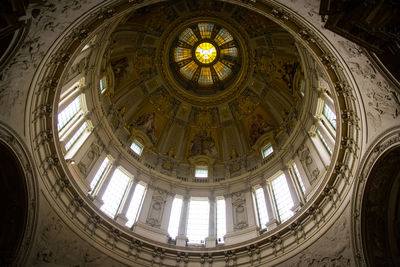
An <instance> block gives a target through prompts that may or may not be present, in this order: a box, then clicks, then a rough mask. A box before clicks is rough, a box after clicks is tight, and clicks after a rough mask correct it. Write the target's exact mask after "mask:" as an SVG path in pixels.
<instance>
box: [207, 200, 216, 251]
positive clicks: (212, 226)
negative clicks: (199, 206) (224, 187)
mask: <svg viewBox="0 0 400 267" xmlns="http://www.w3.org/2000/svg"><path fill="white" fill-rule="evenodd" d="M208 201H209V203H210V213H209V216H208V220H209V221H208V237H206V240H205V242H206V247H207V248H212V247H215V246H216V244H217V229H216V228H217V222H216V218H217V216H216V213H217V205H216V199H215V196H211V197H209V198H208Z"/></svg>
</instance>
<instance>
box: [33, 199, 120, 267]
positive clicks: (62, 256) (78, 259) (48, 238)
mask: <svg viewBox="0 0 400 267" xmlns="http://www.w3.org/2000/svg"><path fill="white" fill-rule="evenodd" d="M41 204H42V211H41V213H42V216H40V218H41V221H40V222H39V228H38V233H37V241H36V244H35V247H34V250H33V253H34V255H33V256H32V259H31V263H30V264H28V265H29V266H93V267H94V266H126V265H123V264H121V263H118V262H116V261H114V260H112V259H110V258H109V257H108V256H106V255H105V254H104V253H100V252H99V251H97V250H96V249H94V248H93V247H92V246H90V245H89V244H88V243H87V242H85V241H83V240H82V239H80V238H78V237H77V236H76V235H75V234H74V233H73V232H72V231H71V230H70V229H69V228H68V227H66V225H65V224H64V222H63V221H62V220H61V219H60V218H59V217H58V216H57V214H55V213H54V211H52V210H51V208H50V207H49V206H48V204H47V202H45V200H43V201H42V203H41Z"/></svg>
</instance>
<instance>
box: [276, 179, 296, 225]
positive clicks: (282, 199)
mask: <svg viewBox="0 0 400 267" xmlns="http://www.w3.org/2000/svg"><path fill="white" fill-rule="evenodd" d="M271 184H272V192H273V194H274V198H275V202H276V206H277V210H278V215H279V218H280V221H281V223H283V222H284V221H286V220H287V219H289V218H290V217H292V215H293V212H292V211H291V210H290V209H291V208H292V207H293V200H292V197H291V196H290V191H289V187H288V185H287V181H286V176H285V175H284V174H281V175H280V176H279V177H278V178H276V179H274V180H273V181H272V183H271Z"/></svg>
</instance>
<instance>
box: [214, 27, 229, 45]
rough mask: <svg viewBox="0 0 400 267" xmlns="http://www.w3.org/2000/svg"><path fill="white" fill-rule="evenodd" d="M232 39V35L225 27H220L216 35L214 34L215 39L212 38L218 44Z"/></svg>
mask: <svg viewBox="0 0 400 267" xmlns="http://www.w3.org/2000/svg"><path fill="white" fill-rule="evenodd" d="M232 40H233V37H232V35H231V34H230V33H229V32H228V31H227V30H225V29H221V30H220V31H219V32H218V34H217V36H215V39H214V41H215V42H216V43H217V44H218V45H219V46H221V45H223V44H225V43H227V42H229V41H232Z"/></svg>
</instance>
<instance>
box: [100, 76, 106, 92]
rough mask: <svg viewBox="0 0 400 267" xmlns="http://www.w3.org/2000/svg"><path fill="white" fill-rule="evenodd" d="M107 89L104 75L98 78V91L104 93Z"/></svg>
mask: <svg viewBox="0 0 400 267" xmlns="http://www.w3.org/2000/svg"><path fill="white" fill-rule="evenodd" d="M106 89H107V79H106V77H103V78H102V79H101V80H100V93H104V92H105V91H106Z"/></svg>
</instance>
